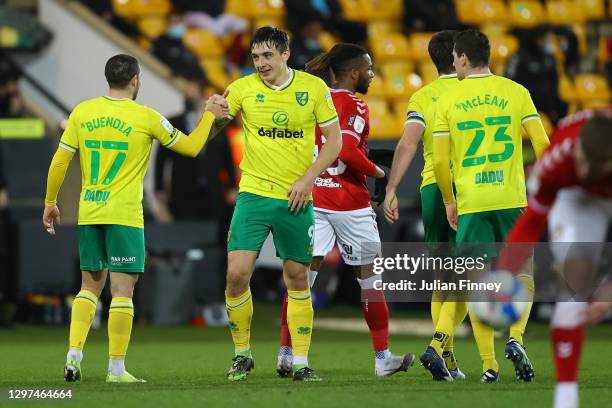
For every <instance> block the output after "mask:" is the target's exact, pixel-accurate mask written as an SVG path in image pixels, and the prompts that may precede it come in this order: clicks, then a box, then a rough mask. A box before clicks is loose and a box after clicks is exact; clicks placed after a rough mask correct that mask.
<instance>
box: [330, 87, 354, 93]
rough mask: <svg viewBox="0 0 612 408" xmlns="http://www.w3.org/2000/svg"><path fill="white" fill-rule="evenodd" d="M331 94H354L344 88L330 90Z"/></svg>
mask: <svg viewBox="0 0 612 408" xmlns="http://www.w3.org/2000/svg"><path fill="white" fill-rule="evenodd" d="M329 92H332V93H334V92H348V93H350V94H352V93H353V92H351V91H349V90H348V89H342V88H339V89H336V88H329Z"/></svg>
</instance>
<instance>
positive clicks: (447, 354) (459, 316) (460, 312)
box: [442, 302, 467, 370]
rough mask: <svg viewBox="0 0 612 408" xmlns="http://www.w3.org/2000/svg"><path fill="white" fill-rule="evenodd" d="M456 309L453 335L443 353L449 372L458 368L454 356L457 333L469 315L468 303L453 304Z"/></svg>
mask: <svg viewBox="0 0 612 408" xmlns="http://www.w3.org/2000/svg"><path fill="white" fill-rule="evenodd" d="M452 303H453V304H454V307H455V318H454V321H453V327H454V328H453V334H452V335H451V336H450V337H449V338H448V341H447V342H446V344H445V345H444V350H443V351H442V358H444V362H445V363H446V367H447V368H448V369H449V370H455V369H456V368H457V360H456V359H455V356H454V354H453V351H454V350H453V349H454V346H455V344H454V340H455V332H456V331H457V328H458V327H459V325H460V324H461V323H463V320H464V319H465V316H466V315H467V303H465V302H452Z"/></svg>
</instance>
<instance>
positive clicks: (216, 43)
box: [183, 28, 225, 57]
mask: <svg viewBox="0 0 612 408" xmlns="http://www.w3.org/2000/svg"><path fill="white" fill-rule="evenodd" d="M183 44H185V46H186V47H188V48H190V49H191V50H193V52H194V53H195V54H196V55H197V56H198V57H203V56H221V55H224V54H225V50H224V49H223V46H222V45H221V40H220V39H219V38H218V37H217V36H215V35H214V34H213V33H211V32H210V31H206V30H202V29H199V28H190V29H188V30H187V31H186V32H185V35H184V36H183Z"/></svg>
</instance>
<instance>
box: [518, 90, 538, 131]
mask: <svg viewBox="0 0 612 408" xmlns="http://www.w3.org/2000/svg"><path fill="white" fill-rule="evenodd" d="M521 88H522V93H523V98H522V99H523V102H522V104H521V111H520V116H521V124H525V122H528V121H530V120H534V119H540V115H539V114H538V110H537V109H536V107H535V105H534V104H533V100H532V99H531V94H530V93H529V91H528V90H527V89H526V88H524V87H521Z"/></svg>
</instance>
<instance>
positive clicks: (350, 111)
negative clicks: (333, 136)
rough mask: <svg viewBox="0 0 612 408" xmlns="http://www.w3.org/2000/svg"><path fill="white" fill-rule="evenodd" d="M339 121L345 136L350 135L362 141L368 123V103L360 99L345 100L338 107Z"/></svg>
mask: <svg viewBox="0 0 612 408" xmlns="http://www.w3.org/2000/svg"><path fill="white" fill-rule="evenodd" d="M338 121H339V122H340V132H341V133H342V135H343V136H344V135H350V136H352V137H353V138H355V139H356V140H357V142H360V141H361V137H362V136H363V133H364V131H365V129H366V125H367V123H368V105H366V103H365V102H363V101H361V100H358V99H350V100H347V101H345V102H344V104H343V106H342V109H338Z"/></svg>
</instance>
